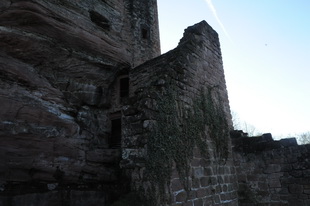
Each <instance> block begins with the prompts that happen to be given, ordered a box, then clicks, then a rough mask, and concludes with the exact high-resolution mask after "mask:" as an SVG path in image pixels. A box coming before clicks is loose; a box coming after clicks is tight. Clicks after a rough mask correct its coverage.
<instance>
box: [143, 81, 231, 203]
mask: <svg viewBox="0 0 310 206" xmlns="http://www.w3.org/2000/svg"><path fill="white" fill-rule="evenodd" d="M216 89H217V87H212V88H211V87H210V88H208V89H207V90H206V91H205V90H203V89H202V90H201V94H200V95H199V97H198V98H196V99H194V101H193V105H192V106H191V108H186V107H185V106H184V105H185V103H184V102H182V100H181V99H180V97H179V96H178V94H177V93H176V91H177V89H176V86H173V84H169V87H165V88H164V89H163V90H162V91H161V92H159V93H157V95H156V96H157V98H156V99H157V110H158V114H157V116H156V125H154V128H153V131H152V134H151V135H150V137H149V139H148V160H147V167H146V169H147V174H148V177H149V179H150V181H151V182H152V183H154V184H153V186H156V185H157V186H158V187H157V188H158V190H159V191H158V194H159V196H160V197H159V199H160V200H159V201H161V202H166V201H169V198H167V195H166V194H167V192H168V191H169V190H168V189H167V186H169V182H170V179H171V172H172V169H173V166H175V167H176V169H177V171H178V173H179V176H180V179H181V181H182V183H183V186H184V188H185V189H186V190H189V184H188V183H189V182H188V177H189V176H190V174H189V172H190V161H191V159H192V158H193V150H194V148H195V147H196V146H197V147H198V148H199V149H200V152H201V153H202V155H203V156H204V158H207V157H208V151H209V150H208V147H209V145H208V142H207V137H208V136H209V137H210V138H211V139H212V142H213V143H214V145H215V149H216V154H217V155H218V157H219V158H227V156H228V142H227V139H228V137H229V127H228V123H227V119H226V115H225V112H224V110H223V105H221V100H220V99H219V101H218V102H215V101H214V96H216V97H217V98H219V95H218V93H216ZM155 93H156V92H155Z"/></svg>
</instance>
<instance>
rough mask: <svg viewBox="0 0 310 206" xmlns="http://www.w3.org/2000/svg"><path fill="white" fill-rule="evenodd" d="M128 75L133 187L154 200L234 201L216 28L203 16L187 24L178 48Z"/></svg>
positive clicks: (127, 148)
mask: <svg viewBox="0 0 310 206" xmlns="http://www.w3.org/2000/svg"><path fill="white" fill-rule="evenodd" d="M129 78H130V80H131V87H130V91H131V94H130V100H129V102H130V104H129V105H127V106H125V107H124V110H123V114H124V130H123V147H122V148H123V155H122V161H121V167H122V168H123V169H124V170H125V171H128V172H127V174H129V176H130V177H131V180H132V188H133V189H134V190H137V191H142V192H144V194H145V196H146V197H147V198H149V201H151V202H154V203H155V205H160V204H163V203H166V204H169V205H170V204H171V205H183V204H186V205H210V204H212V205H237V202H238V201H237V193H236V191H237V179H236V176H235V168H234V165H233V161H232V156H231V150H230V138H229V128H231V125H232V123H231V118H230V110H229V103H228V97H227V91H226V84H225V78H224V72H223V67H222V60H221V51H220V46H219V40H218V36H217V34H216V33H215V32H214V30H213V29H212V28H211V27H210V26H209V25H208V24H207V23H206V22H204V21H203V22H201V23H199V24H197V25H194V26H192V27H189V28H188V29H186V31H185V33H184V37H183V38H182V39H181V41H180V43H179V46H178V47H177V48H176V49H174V50H172V51H170V52H168V53H166V54H164V55H162V56H160V57H158V58H155V59H153V60H150V61H148V62H146V63H145V64H143V65H141V66H139V67H137V68H134V69H132V70H131V71H130V73H129ZM208 95H210V96H208ZM204 101H205V102H206V103H210V102H213V103H214V104H212V105H210V104H206V105H204V104H203V102H204ZM208 106H209V107H208ZM208 109H209V110H208ZM204 110H206V111H204ZM213 113H216V115H215V116H214V119H212V120H211V122H208V118H209V117H211V116H212V114H213ZM216 121H218V122H217V123H219V124H217V125H212V122H216ZM201 123H202V124H201ZM225 131H226V132H225ZM216 135H217V136H216ZM218 140H220V141H218ZM129 142H130V144H129ZM200 146H203V147H204V148H201V147H200ZM160 150H163V151H164V153H161V152H160ZM204 150H205V151H204ZM184 164H185V165H184ZM170 167H171V170H170ZM157 170H158V171H157ZM157 183H160V184H157ZM150 191H151V192H150ZM154 198H155V199H154ZM156 198H157V199H156Z"/></svg>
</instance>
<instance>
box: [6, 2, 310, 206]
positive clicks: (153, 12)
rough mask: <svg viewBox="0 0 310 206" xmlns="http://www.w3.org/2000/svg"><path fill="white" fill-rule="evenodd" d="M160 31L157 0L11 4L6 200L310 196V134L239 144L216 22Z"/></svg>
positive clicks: (146, 201)
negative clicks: (176, 37)
mask: <svg viewBox="0 0 310 206" xmlns="http://www.w3.org/2000/svg"><path fill="white" fill-rule="evenodd" d="M159 43H160V42H159V29H158V16H157V2H156V0H148V1H145V0H84V1H75V0H74V1H69V0H61V1H59V0H48V1H47V0H32V1H23V0H19V1H17V0H16V1H15V0H14V1H13V0H2V1H1V2H0V102H1V107H0V108H1V109H0V205H4V206H6V205H8V206H20V205H40V206H41V205H48V206H54V205H55V206H56V205H57V206H58V205H72V206H78V205H96V206H97V205H107V206H108V205H175V206H176V205H190V206H199V205H202V206H206V205H227V206H230V205H231V206H235V205H291V204H293V202H298V204H299V205H309V195H310V194H309V188H310V187H309V168H310V167H309V161H308V158H309V147H308V146H303V147H301V146H297V145H291V144H287V143H285V142H281V144H278V143H275V144H274V141H273V140H272V139H271V140H270V139H269V140H268V141H267V142H268V143H266V141H261V139H263V140H265V139H264V138H265V137H258V138H257V139H258V140H257V141H256V140H255V139H250V138H243V137H239V136H238V135H237V137H235V138H234V139H233V145H234V146H232V141H231V138H230V131H231V130H232V129H233V128H232V122H231V116H230V108H229V102H228V96H227V90H226V83H225V77H224V71H223V65H222V57H221V50H220V44H219V39H218V35H217V33H216V32H215V31H214V30H213V29H212V28H211V27H210V26H209V25H208V24H207V23H206V22H205V21H202V22H200V23H198V24H196V25H194V26H191V27H189V28H187V29H186V30H185V32H184V36H183V38H182V39H181V40H180V43H179V45H178V47H177V48H175V49H174V50H172V51H170V52H168V53H166V54H163V55H160V44H159ZM241 136H242V135H241ZM252 141H254V142H255V141H256V143H257V142H258V143H257V144H256V143H255V144H254V143H253V144H248V142H252ZM262 142H263V143H262ZM249 145H252V147H253V148H255V149H250V150H249V149H248V148H249V147H250V146H249ZM270 145H273V146H270ZM279 145H280V146H279ZM283 145H285V146H283ZM252 147H251V148H252ZM232 148H233V149H232ZM262 148H264V149H262ZM265 148H267V149H268V150H266V149H265ZM288 151H289V152H288Z"/></svg>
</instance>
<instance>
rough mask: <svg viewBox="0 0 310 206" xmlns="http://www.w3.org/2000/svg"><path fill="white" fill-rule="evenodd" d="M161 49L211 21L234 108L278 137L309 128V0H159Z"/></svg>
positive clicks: (164, 49)
mask: <svg viewBox="0 0 310 206" xmlns="http://www.w3.org/2000/svg"><path fill="white" fill-rule="evenodd" d="M158 9H159V25H160V38H161V48H162V53H165V52H167V51H169V50H171V49H173V48H174V47H176V46H177V44H178V42H179V39H180V38H181V37H182V36H183V32H184V29H185V28H186V27H188V26H191V25H193V24H195V23H198V22H200V21H202V20H206V21H207V22H208V23H209V24H210V25H211V26H212V27H213V29H214V30H216V31H217V32H218V34H219V37H220V43H221V49H222V57H223V62H224V70H225V76H226V82H227V89H228V95H229V101H230V106H231V110H232V111H234V112H236V113H237V114H238V116H239V118H240V119H241V120H243V121H246V122H247V123H249V124H252V125H254V126H255V127H256V128H257V129H258V130H259V131H260V132H262V133H268V132H270V133H272V134H273V137H274V138H275V139H277V138H284V137H289V136H294V135H295V134H299V133H303V132H308V131H310V95H309V93H310V92H309V90H310V0H158Z"/></svg>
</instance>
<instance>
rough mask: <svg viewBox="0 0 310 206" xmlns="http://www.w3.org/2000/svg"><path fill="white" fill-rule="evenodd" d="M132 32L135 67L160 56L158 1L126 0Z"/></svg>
mask: <svg viewBox="0 0 310 206" xmlns="http://www.w3.org/2000/svg"><path fill="white" fill-rule="evenodd" d="M124 1H125V2H126V5H127V6H126V7H127V10H128V19H130V27H131V31H132V37H133V39H132V42H131V43H132V48H133V49H134V52H133V57H132V58H133V64H134V65H133V66H138V65H139V64H141V63H143V62H145V61H146V60H150V59H152V58H154V57H156V56H159V55H160V41H159V28H158V12H157V0H148V1H145V0H124Z"/></svg>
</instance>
